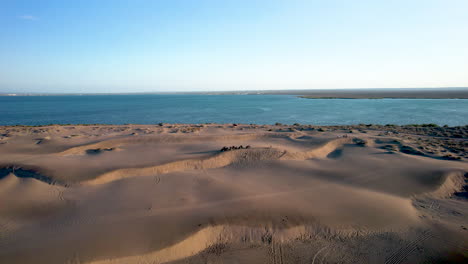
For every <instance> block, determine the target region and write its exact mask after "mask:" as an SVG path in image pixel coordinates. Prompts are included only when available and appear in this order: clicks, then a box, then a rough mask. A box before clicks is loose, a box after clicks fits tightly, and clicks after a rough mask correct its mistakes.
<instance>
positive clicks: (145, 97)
mask: <svg viewBox="0 0 468 264" xmlns="http://www.w3.org/2000/svg"><path fill="white" fill-rule="evenodd" d="M160 122H162V123H190V124H202V123H243V124H251V123H254V124H274V123H277V122H278V123H283V124H293V123H300V124H313V125H349V124H398V125H402V124H423V123H434V124H438V125H449V126H459V125H467V124H468V99H306V98H299V97H297V96H294V95H201V94H197V95H193V94H190V95H189V94H172V95H170V94H163V95H160V94H139V95H60V96H0V125H47V124H157V123H160Z"/></svg>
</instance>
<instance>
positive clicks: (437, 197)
mask: <svg viewBox="0 0 468 264" xmlns="http://www.w3.org/2000/svg"><path fill="white" fill-rule="evenodd" d="M232 146H235V148H232ZM241 146H242V147H241ZM247 146H248V147H247ZM467 146H468V127H467V126H465V127H444V128H442V127H434V126H431V125H427V126H377V125H357V126H340V127H317V126H308V125H295V126H286V125H275V126H271V125H244V124H225V125H218V124H203V125H182V124H161V125H122V126H114V125H86V126H58V125H56V126H43V127H24V126H14V127H11V126H10V127H6V126H4V127H0V263H47V264H53V263H95V264H97V263H102V264H110V263H275V264H280V263H388V264H396V263H439V262H442V263H444V262H448V263H466V262H467V260H468V230H467V229H468V217H467V216H468V199H467V190H468V187H467V181H468V162H467V160H468V152H467ZM223 147H231V148H230V149H228V150H226V151H221V149H222V148H223Z"/></svg>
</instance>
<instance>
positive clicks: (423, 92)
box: [209, 87, 468, 99]
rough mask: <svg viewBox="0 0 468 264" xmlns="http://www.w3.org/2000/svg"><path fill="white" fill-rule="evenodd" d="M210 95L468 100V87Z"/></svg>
mask: <svg viewBox="0 0 468 264" xmlns="http://www.w3.org/2000/svg"><path fill="white" fill-rule="evenodd" d="M209 94H273V95H275V94H277V95H297V96H299V97H301V98H309V99H383V98H391V99H405V98H407V99H468V87H456V88H452V87H447V88H380V89H314V90H312V89H311V90H264V91H244V92H235V91H233V92H218V93H209Z"/></svg>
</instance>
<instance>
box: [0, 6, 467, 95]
mask: <svg viewBox="0 0 468 264" xmlns="http://www.w3.org/2000/svg"><path fill="white" fill-rule="evenodd" d="M448 86H452V87H453V86H468V0H393V1H388V0H381V1H379V0H322V1H314V0H304V1H295V0H284V1H276V0H264V1H260V0H245V1H242V0H232V1H231V0H193V1H191V0H160V1H157V0H154V1H149V0H148V1H139V0H128V1H118V0H107V1H105V0H90V1H83V0H73V1H72V0H70V1H65V0H56V1H48V0H41V1H38V0H29V1H22V0H1V1H0V92H146V91H187V90H249V89H313V88H376V87H393V88H398V87H448Z"/></svg>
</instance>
